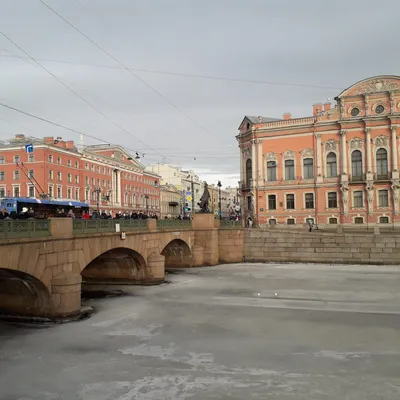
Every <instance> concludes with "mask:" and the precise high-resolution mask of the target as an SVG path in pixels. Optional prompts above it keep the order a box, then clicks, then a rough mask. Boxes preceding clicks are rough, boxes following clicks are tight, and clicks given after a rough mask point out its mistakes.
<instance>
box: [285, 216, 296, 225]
mask: <svg viewBox="0 0 400 400" xmlns="http://www.w3.org/2000/svg"><path fill="white" fill-rule="evenodd" d="M286 224H287V225H296V220H295V219H294V218H288V219H287V220H286Z"/></svg>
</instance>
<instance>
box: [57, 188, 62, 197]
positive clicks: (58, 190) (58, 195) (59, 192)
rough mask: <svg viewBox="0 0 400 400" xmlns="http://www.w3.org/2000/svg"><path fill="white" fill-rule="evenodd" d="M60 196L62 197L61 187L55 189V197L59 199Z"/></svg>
mask: <svg viewBox="0 0 400 400" xmlns="http://www.w3.org/2000/svg"><path fill="white" fill-rule="evenodd" d="M61 195H62V192H61V187H60V186H59V187H58V188H57V197H58V198H59V199H61Z"/></svg>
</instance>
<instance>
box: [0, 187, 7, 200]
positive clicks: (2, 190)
mask: <svg viewBox="0 0 400 400" xmlns="http://www.w3.org/2000/svg"><path fill="white" fill-rule="evenodd" d="M0 197H6V188H5V187H4V186H2V187H0Z"/></svg>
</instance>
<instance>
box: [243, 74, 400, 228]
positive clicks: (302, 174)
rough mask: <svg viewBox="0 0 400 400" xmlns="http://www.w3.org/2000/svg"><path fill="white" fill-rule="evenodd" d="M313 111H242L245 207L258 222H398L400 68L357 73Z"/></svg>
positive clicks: (399, 218) (399, 186) (245, 210)
mask: <svg viewBox="0 0 400 400" xmlns="http://www.w3.org/2000/svg"><path fill="white" fill-rule="evenodd" d="M335 100H336V105H335V106H334V107H332V106H331V104H330V103H325V104H322V103H321V104H315V105H314V106H313V116H311V117H305V118H291V115H290V114H284V117H283V119H269V118H263V117H247V116H246V117H245V118H244V119H243V121H242V123H241V125H240V127H239V135H238V136H237V140H238V142H239V147H240V171H241V187H240V188H241V192H242V196H243V199H244V214H245V215H250V216H252V217H253V219H254V220H255V221H256V223H258V224H260V225H265V224H275V223H277V224H289V225H292V224H303V223H306V222H307V220H308V219H311V220H312V221H313V222H314V223H315V224H317V225H324V224H387V223H391V224H400V215H399V212H400V210H399V200H400V177H399V145H400V142H399V138H398V134H399V133H400V76H376V77H373V78H368V79H365V80H363V81H360V82H358V83H356V84H354V85H352V86H350V87H349V88H347V89H346V90H344V91H343V92H342V93H341V94H340V95H339V96H337V97H335Z"/></svg>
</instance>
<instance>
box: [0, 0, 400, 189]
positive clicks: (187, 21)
mask: <svg viewBox="0 0 400 400" xmlns="http://www.w3.org/2000/svg"><path fill="white" fill-rule="evenodd" d="M44 1H45V2H46V3H47V4H48V5H50V6H51V7H52V8H54V9H55V10H56V11H57V12H58V13H60V14H61V15H62V16H63V17H65V18H66V19H67V20H69V21H70V22H71V23H72V24H73V25H75V26H76V27H77V28H79V29H80V30H81V31H82V32H84V33H85V34H86V35H88V36H89V37H90V38H92V39H93V40H94V41H95V42H96V43H98V44H99V45H100V46H101V47H103V48H104V49H106V50H107V51H108V52H109V53H110V54H112V56H113V57H114V58H115V59H117V60H118V62H119V63H118V62H117V61H115V60H113V59H112V58H110V57H109V56H107V55H106V54H105V53H104V52H102V51H101V50H100V49H98V48H97V47H96V46H95V45H94V44H92V43H90V42H89V41H88V40H87V39H85V37H84V36H82V35H81V34H79V33H78V32H77V31H75V30H74V29H73V28H72V27H71V26H69V25H68V24H67V23H66V22H64V21H63V20H61V19H60V18H59V17H58V16H57V15H55V14H54V13H53V12H52V11H51V10H49V9H48V8H46V7H45V6H44V5H43V4H42V3H41V2H40V0H0V31H1V32H2V33H3V34H5V35H7V36H8V37H9V38H10V39H11V40H13V41H14V42H15V43H16V44H17V45H18V46H20V47H21V48H22V49H23V50H24V51H26V52H27V53H29V54H30V55H31V56H32V57H33V58H35V59H37V60H38V61H39V62H40V63H41V64H42V65H43V66H44V67H45V68H46V69H48V70H49V71H51V73H53V74H54V75H56V76H57V77H58V78H59V79H61V80H63V81H64V82H65V83H66V84H67V85H68V86H70V87H71V88H72V89H73V90H75V91H76V92H77V93H78V94H79V95H80V96H81V97H83V98H84V99H85V100H86V101H87V102H89V103H90V104H92V105H93V106H94V107H95V108H97V109H98V110H100V111H101V113H103V114H104V115H105V116H106V117H108V118H109V119H107V118H106V117H104V116H103V115H101V113H99V112H97V111H95V110H94V109H93V108H91V107H90V106H89V105H88V104H86V103H85V102H84V101H83V100H82V99H80V98H79V97H78V96H77V95H74V94H73V93H71V92H70V91H69V90H68V89H67V88H65V87H64V86H63V85H62V84H61V83H59V82H58V81H57V80H56V79H55V78H54V77H52V76H51V75H50V74H49V73H47V72H45V71H44V70H43V69H41V68H40V67H39V66H38V65H35V63H34V62H33V61H32V60H29V59H28V60H26V59H21V58H15V57H14V56H15V55H17V56H22V57H26V55H25V54H24V53H23V51H22V50H20V49H18V48H17V47H16V46H15V45H13V44H12V43H10V41H8V40H7V39H6V38H5V37H4V36H1V35H0V72H1V73H0V101H1V102H2V103H6V104H8V105H10V106H13V107H16V108H19V109H21V110H23V111H26V112H29V113H31V114H34V115H37V116H40V117H43V118H47V119H49V120H51V121H54V122H57V123H60V124H63V125H66V126H68V127H71V128H73V129H76V130H78V131H82V132H84V133H87V134H89V135H92V136H95V137H97V138H99V139H100V140H103V141H105V142H112V143H118V144H121V145H123V146H125V147H127V148H129V149H132V150H136V149H137V150H138V151H140V152H141V153H145V156H144V158H143V159H142V161H143V162H144V163H145V164H150V163H157V162H161V161H163V158H164V157H165V158H166V159H167V161H172V162H174V163H176V164H179V165H181V166H182V167H184V168H192V169H194V170H196V171H198V172H199V173H200V176H201V177H202V178H203V179H206V180H207V181H208V182H209V183H216V181H217V180H222V182H223V184H224V186H225V185H228V184H230V185H235V184H237V181H238V179H239V174H238V172H239V157H238V148H237V143H236V140H235V135H236V134H237V127H238V125H239V124H240V122H241V120H242V118H243V116H244V115H246V114H247V115H262V116H266V117H276V118H280V117H281V116H282V114H283V113H284V112H291V113H292V115H293V116H294V117H297V116H299V117H300V116H308V115H310V114H311V110H312V107H311V106H312V104H313V103H316V102H319V101H326V99H327V98H333V97H334V96H336V95H337V94H339V93H340V91H341V90H342V89H344V88H346V87H348V86H350V85H351V84H353V83H355V82H356V81H358V80H361V79H364V78H367V77H370V76H374V75H380V74H394V75H396V74H399V73H400V72H399V66H400V52H399V51H397V47H398V31H397V29H396V28H397V27H398V16H399V15H400V2H399V1H398V0H380V1H379V2H377V1H372V0H351V1H348V0H336V1H333V2H332V1H330V2H322V1H320V0H301V1H300V0H202V1H199V0H140V1H138V0H79V1H78V0H44ZM396 46H397V47H396ZM42 59H43V60H52V61H41V60H42ZM54 61H64V62H71V63H61V62H54ZM88 64H92V65H88ZM93 64H96V65H98V66H93ZM121 64H122V65H123V66H125V67H129V68H132V69H135V70H134V71H132V73H130V72H129V71H127V70H125V69H123V67H121ZM139 70H141V71H139ZM143 70H147V71H143ZM167 73H168V74H167ZM169 73H172V74H169ZM177 74H178V75H177ZM179 74H182V75H179ZM135 75H136V76H135ZM185 75H192V76H185ZM196 76H197V77H196ZM201 76H203V77H201ZM204 76H209V77H219V78H224V79H206V78H204ZM137 77H139V78H140V79H142V80H144V82H145V83H144V82H141V81H140V80H139V79H138V78H137ZM226 78H235V79H242V80H243V81H244V82H243V81H242V82H238V81H234V80H226ZM246 80H247V81H251V80H253V81H264V82H265V83H252V82H246ZM267 82H276V83H280V84H277V85H275V84H268V83H267ZM146 84H147V85H148V86H147V85H146ZM283 84H285V85H283ZM302 85H304V86H302ZM149 86H150V87H151V88H153V89H154V90H155V91H157V92H158V93H156V92H155V91H153V90H152V89H151V88H150V87H149ZM307 86H308V87H307ZM316 86H317V87H316ZM162 96H163V97H164V98H163V97H162ZM171 103H173V104H174V105H172V104H171ZM185 114H186V115H185ZM110 120H112V121H113V122H114V123H113V122H111V121H110ZM117 125H118V126H117ZM121 128H122V129H121ZM17 133H24V134H26V135H32V136H37V137H42V136H50V135H51V136H62V137H63V138H65V139H67V138H68V139H74V140H78V139H79V135H77V134H75V133H72V132H68V131H65V130H64V129H61V128H57V127H54V126H52V125H49V124H46V123H44V122H40V121H37V120H35V119H32V118H30V117H28V116H24V115H22V114H18V113H16V112H14V111H11V110H7V109H4V108H3V107H0V140H1V139H6V138H9V137H11V136H13V135H14V134H17ZM85 142H86V143H88V144H92V143H100V142H99V141H96V140H94V139H89V138H85Z"/></svg>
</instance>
